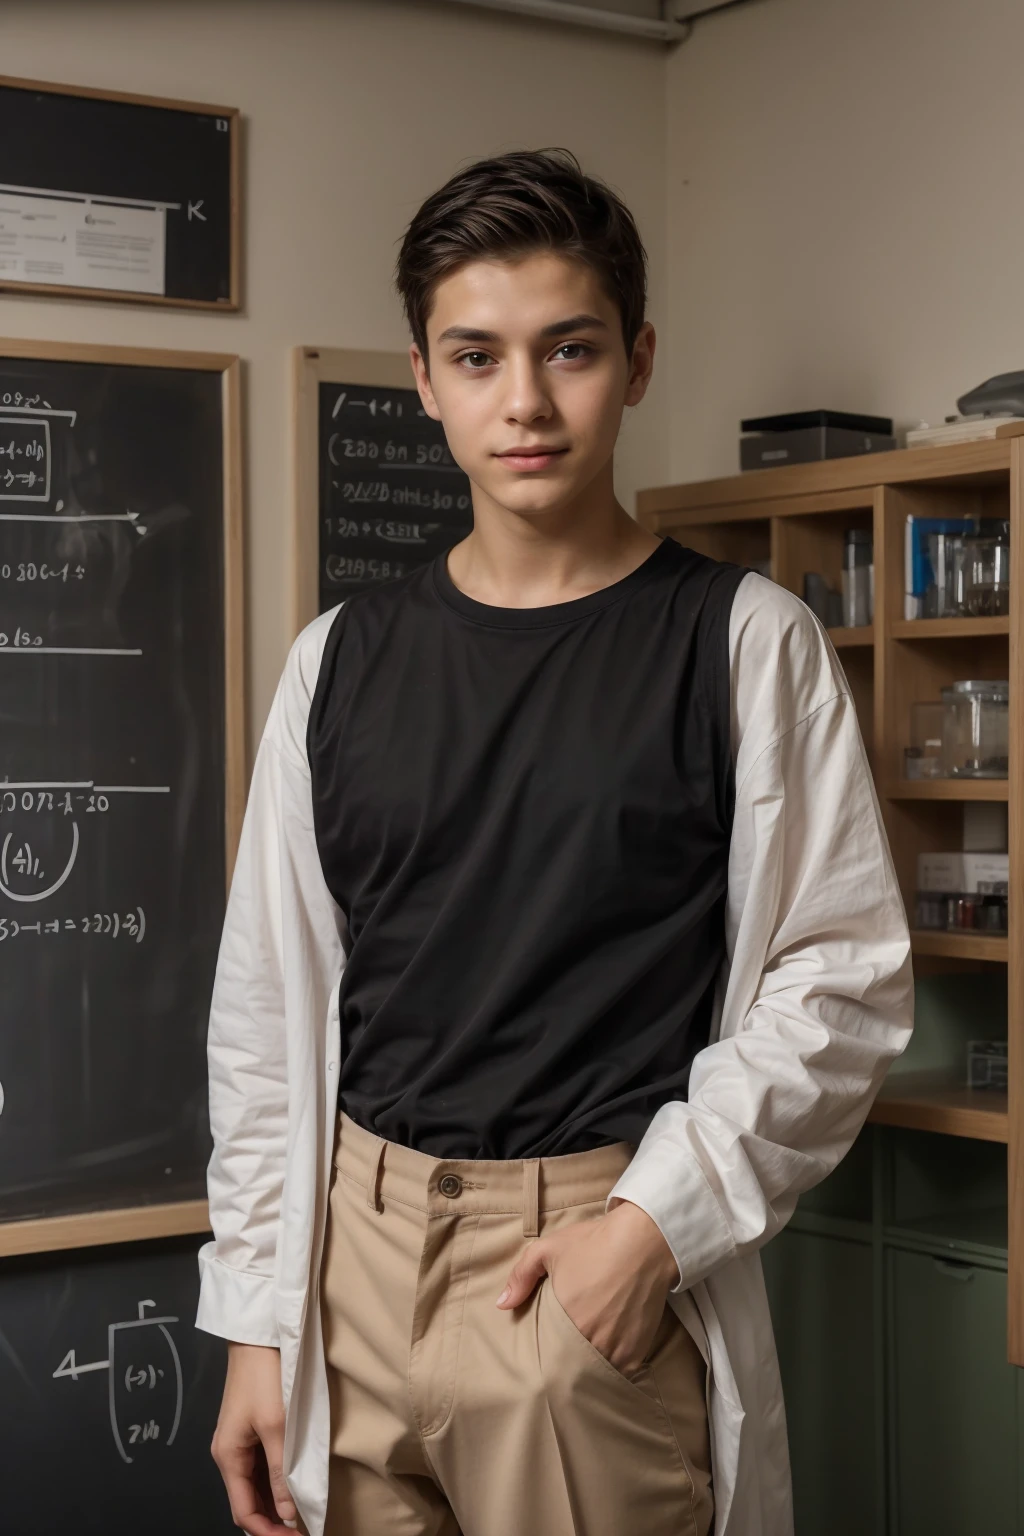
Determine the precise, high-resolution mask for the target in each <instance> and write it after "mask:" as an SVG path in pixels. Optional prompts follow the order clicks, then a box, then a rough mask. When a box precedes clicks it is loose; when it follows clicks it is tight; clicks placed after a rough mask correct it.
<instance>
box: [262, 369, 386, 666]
mask: <svg viewBox="0 0 1024 1536" xmlns="http://www.w3.org/2000/svg"><path fill="white" fill-rule="evenodd" d="M321 384H359V385H365V386H366V387H367V388H368V389H375V388H376V389H415V388H416V380H415V378H414V376H413V371H412V364H411V363H410V361H409V354H408V353H407V352H357V351H350V350H348V349H346V348H342V347H295V348H294V349H293V351H292V436H291V451H292V464H291V477H292V570H291V582H290V586H291V615H290V618H291V634H292V636H293V637H294V636H295V635H297V634H298V633H299V631H300V630H301V629H303V628H305V626H306V625H307V624H309V623H311V622H312V620H313V619H315V618H316V616H317V612H318V594H319V579H318V572H319V568H320V468H319V466H320V444H319V427H320V420H319V411H318V406H319V398H320V385H321Z"/></svg>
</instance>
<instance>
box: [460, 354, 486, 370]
mask: <svg viewBox="0 0 1024 1536" xmlns="http://www.w3.org/2000/svg"><path fill="white" fill-rule="evenodd" d="M490 360H491V359H490V358H489V357H488V355H487V353H486V352H463V354H462V356H461V358H460V359H459V361H460V362H462V363H468V364H469V366H470V367H471V368H486V366H487V364H488V363H489V362H490Z"/></svg>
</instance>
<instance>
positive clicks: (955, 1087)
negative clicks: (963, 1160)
mask: <svg viewBox="0 0 1024 1536" xmlns="http://www.w3.org/2000/svg"><path fill="white" fill-rule="evenodd" d="M869 1118H870V1119H871V1120H872V1121H873V1122H874V1124H875V1125H900V1126H903V1127H904V1128H906V1129H908V1130H913V1131H941V1132H943V1133H944V1134H945V1135H947V1136H969V1137H971V1138H972V1139H973V1140H975V1141H1006V1140H1007V1138H1008V1124H1009V1116H1008V1113H1007V1096H1006V1094H1005V1093H996V1092H994V1091H992V1090H991V1089H984V1090H983V1089H980V1088H964V1087H963V1086H962V1085H961V1084H959V1083H955V1082H952V1083H951V1082H948V1081H946V1080H944V1079H943V1078H942V1077H941V1075H939V1074H934V1075H932V1074H929V1073H922V1074H920V1075H919V1076H917V1075H911V1074H909V1073H907V1074H905V1075H898V1076H896V1077H895V1078H894V1079H893V1081H892V1082H891V1084H887V1085H886V1087H884V1088H883V1089H882V1091H881V1093H880V1094H879V1095H878V1098H877V1099H876V1100H875V1103H874V1106H873V1107H872V1110H871V1114H870V1117H869Z"/></svg>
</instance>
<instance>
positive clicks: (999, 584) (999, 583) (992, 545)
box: [963, 532, 1010, 618]
mask: <svg viewBox="0 0 1024 1536" xmlns="http://www.w3.org/2000/svg"><path fill="white" fill-rule="evenodd" d="M963 580H964V608H965V611H966V612H967V613H969V614H972V615H974V616H975V617H978V618H989V617H992V616H994V615H998V614H1006V613H1009V611H1010V538H1009V534H1008V533H1007V532H999V533H994V534H984V535H981V534H979V535H978V536H977V537H976V538H970V539H965V540H964V550H963Z"/></svg>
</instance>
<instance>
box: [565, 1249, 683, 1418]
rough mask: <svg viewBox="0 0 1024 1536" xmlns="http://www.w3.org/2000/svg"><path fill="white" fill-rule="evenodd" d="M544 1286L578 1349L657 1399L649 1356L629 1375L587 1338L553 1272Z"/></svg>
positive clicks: (636, 1389)
mask: <svg viewBox="0 0 1024 1536" xmlns="http://www.w3.org/2000/svg"><path fill="white" fill-rule="evenodd" d="M540 1287H541V1292H542V1295H546V1297H547V1300H548V1302H549V1304H550V1307H551V1312H552V1315H553V1316H554V1318H555V1320H556V1324H557V1326H558V1327H559V1328H560V1330H561V1332H562V1334H563V1336H564V1337H565V1338H567V1339H568V1340H569V1341H570V1343H571V1344H572V1345H573V1346H574V1347H575V1348H576V1349H577V1350H582V1351H584V1352H585V1353H586V1355H587V1356H588V1357H589V1359H590V1360H591V1362H592V1363H593V1364H595V1365H597V1366H598V1367H599V1368H600V1369H602V1370H604V1371H607V1372H608V1373H609V1375H610V1376H611V1377H612V1378H613V1379H614V1380H615V1381H618V1382H621V1383H622V1385H623V1386H626V1387H628V1388H629V1389H630V1391H632V1392H640V1393H641V1394H642V1395H643V1396H645V1397H648V1398H651V1397H653V1398H654V1399H655V1400H657V1398H658V1389H657V1386H656V1385H654V1383H653V1382H652V1380H651V1369H650V1365H649V1364H648V1362H647V1361H646V1360H644V1361H642V1362H641V1364H640V1366H639V1367H638V1369H637V1370H635V1371H631V1372H630V1374H629V1375H628V1376H627V1374H626V1373H625V1371H620V1370H619V1368H618V1366H617V1365H613V1364H612V1362H611V1361H610V1360H609V1359H608V1358H607V1356H606V1355H602V1353H601V1351H600V1350H599V1349H598V1348H597V1345H596V1344H592V1343H591V1341H590V1340H589V1339H588V1338H587V1336H586V1334H585V1333H583V1332H582V1330H581V1329H579V1328H577V1326H576V1324H575V1323H574V1322H573V1320H572V1318H571V1317H570V1316H569V1314H568V1312H567V1311H566V1310H565V1308H564V1307H563V1306H562V1303H561V1302H560V1301H559V1299H558V1296H557V1293H556V1291H555V1288H554V1286H553V1285H552V1283H551V1276H550V1275H545V1277H544V1279H543V1280H541V1281H540ZM659 1333H660V1328H659Z"/></svg>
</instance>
